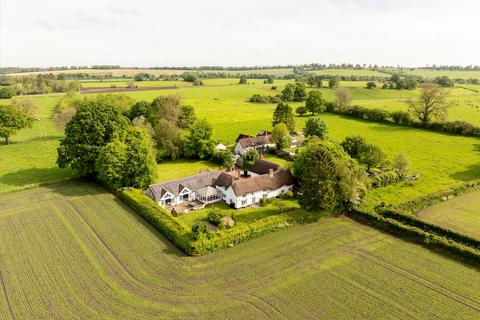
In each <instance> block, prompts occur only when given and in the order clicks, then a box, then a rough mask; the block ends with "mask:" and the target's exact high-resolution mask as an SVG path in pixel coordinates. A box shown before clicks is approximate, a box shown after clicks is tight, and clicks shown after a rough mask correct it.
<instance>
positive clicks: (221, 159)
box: [211, 150, 233, 168]
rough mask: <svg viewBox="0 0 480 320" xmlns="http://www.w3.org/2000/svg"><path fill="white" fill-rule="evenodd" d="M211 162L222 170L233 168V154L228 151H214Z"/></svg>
mask: <svg viewBox="0 0 480 320" xmlns="http://www.w3.org/2000/svg"><path fill="white" fill-rule="evenodd" d="M211 160H212V162H213V163H216V164H218V165H220V166H222V167H223V168H231V167H233V154H232V153H231V152H230V151H221V150H215V151H214V152H213V154H212V158H211Z"/></svg>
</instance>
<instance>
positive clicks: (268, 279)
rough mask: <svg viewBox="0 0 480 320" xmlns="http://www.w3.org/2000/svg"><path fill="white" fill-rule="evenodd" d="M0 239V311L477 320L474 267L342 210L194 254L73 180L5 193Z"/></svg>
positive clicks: (6, 314) (16, 314)
mask: <svg viewBox="0 0 480 320" xmlns="http://www.w3.org/2000/svg"><path fill="white" fill-rule="evenodd" d="M0 241H1V243H2V246H0V256H1V257H2V259H0V270H1V272H0V287H1V289H0V318H2V319H3V318H6V319H8V318H12V319H13V318H14V319H55V318H56V319H58V318H78V317H79V315H81V317H82V318H84V319H92V318H102V319H144V318H156V319H167V318H169V319H171V318H177V319H178V318H197V319H225V318H226V317H228V318H229V319H246V318H248V319H306V318H326V319H352V318H368V319H405V318H409V319H427V318H429V319H430V318H438V319H452V318H461V319H478V318H479V317H480V302H479V301H480V282H479V281H478V270H476V269H474V268H472V267H468V266H466V265H463V264H461V263H459V262H456V261H454V260H452V259H450V258H448V257H445V256H443V255H439V254H437V253H434V252H432V251H429V250H427V249H424V248H422V247H421V246H418V245H414V244H411V243H408V242H404V241H402V240H399V239H397V238H395V237H392V236H390V235H387V234H384V233H381V232H379V231H377V230H375V229H372V228H371V227H368V226H364V225H362V224H358V223H356V222H354V221H352V220H349V219H347V218H344V217H339V218H322V219H321V220H320V221H319V222H318V223H313V224H309V225H305V226H294V227H292V228H289V229H286V230H283V231H279V232H276V233H272V234H268V235H265V236H263V237H262V238H259V239H255V240H252V241H249V242H248V243H243V244H240V245H237V246H234V247H233V248H230V249H227V250H223V251H219V252H216V253H213V254H209V255H206V256H201V257H195V258H192V257H187V256H185V255H183V254H182V253H181V252H180V251H179V250H178V249H177V248H175V247H174V246H173V245H172V244H171V243H170V242H169V241H167V240H166V239H165V238H164V237H163V236H162V235H161V234H159V233H158V232H157V231H156V230H154V229H153V228H152V227H150V226H149V225H148V224H147V223H146V222H145V221H143V220H142V219H140V218H139V217H138V216H137V215H136V214H135V213H133V212H131V211H130V210H129V209H127V208H126V207H125V206H124V205H123V204H122V203H120V202H119V201H118V200H117V199H116V198H115V197H114V196H113V195H111V194H110V193H108V192H106V191H104V190H103V189H101V188H100V187H98V186H96V185H93V184H89V183H85V182H81V181H78V180H74V181H70V182H63V183H60V184H57V185H51V186H49V187H40V188H35V189H30V190H24V191H19V192H11V193H7V194H3V195H2V197H1V198H0ZM432 266H435V272H432Z"/></svg>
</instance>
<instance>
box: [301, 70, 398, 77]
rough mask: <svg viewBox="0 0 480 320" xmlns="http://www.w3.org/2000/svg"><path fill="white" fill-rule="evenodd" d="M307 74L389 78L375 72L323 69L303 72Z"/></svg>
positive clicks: (386, 75)
mask: <svg viewBox="0 0 480 320" xmlns="http://www.w3.org/2000/svg"><path fill="white" fill-rule="evenodd" d="M305 71H307V72H308V73H312V74H316V75H328V76H339V77H340V76H347V77H348V76H357V77H380V78H390V75H389V74H388V73H384V72H380V71H376V70H356V69H323V70H309V69H307V70H305Z"/></svg>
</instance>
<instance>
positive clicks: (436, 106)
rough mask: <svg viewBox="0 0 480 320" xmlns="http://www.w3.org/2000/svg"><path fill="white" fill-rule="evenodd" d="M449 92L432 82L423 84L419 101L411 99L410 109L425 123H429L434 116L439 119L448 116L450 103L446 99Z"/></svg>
mask: <svg viewBox="0 0 480 320" xmlns="http://www.w3.org/2000/svg"><path fill="white" fill-rule="evenodd" d="M446 98H447V93H446V92H445V90H444V89H442V88H439V87H437V86H435V85H434V84H431V83H426V84H423V85H422V87H421V91H420V96H419V98H418V100H417V101H410V102H409V105H410V111H411V112H412V113H413V114H414V115H415V116H416V117H418V119H419V120H420V121H421V122H422V123H423V124H427V123H429V122H430V121H431V120H432V117H433V118H435V119H437V120H444V119H446V118H447V113H448V109H449V107H450V105H449V104H448V103H447V101H446Z"/></svg>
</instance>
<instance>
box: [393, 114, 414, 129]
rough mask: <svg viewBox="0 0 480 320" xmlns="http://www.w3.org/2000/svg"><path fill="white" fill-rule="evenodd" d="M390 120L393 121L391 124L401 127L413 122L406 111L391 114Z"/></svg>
mask: <svg viewBox="0 0 480 320" xmlns="http://www.w3.org/2000/svg"><path fill="white" fill-rule="evenodd" d="M390 118H391V119H392V120H393V123H395V124H398V125H401V126H409V125H410V124H411V123H412V122H413V118H412V116H411V114H410V113H408V112H406V111H394V112H391V113H390Z"/></svg>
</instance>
